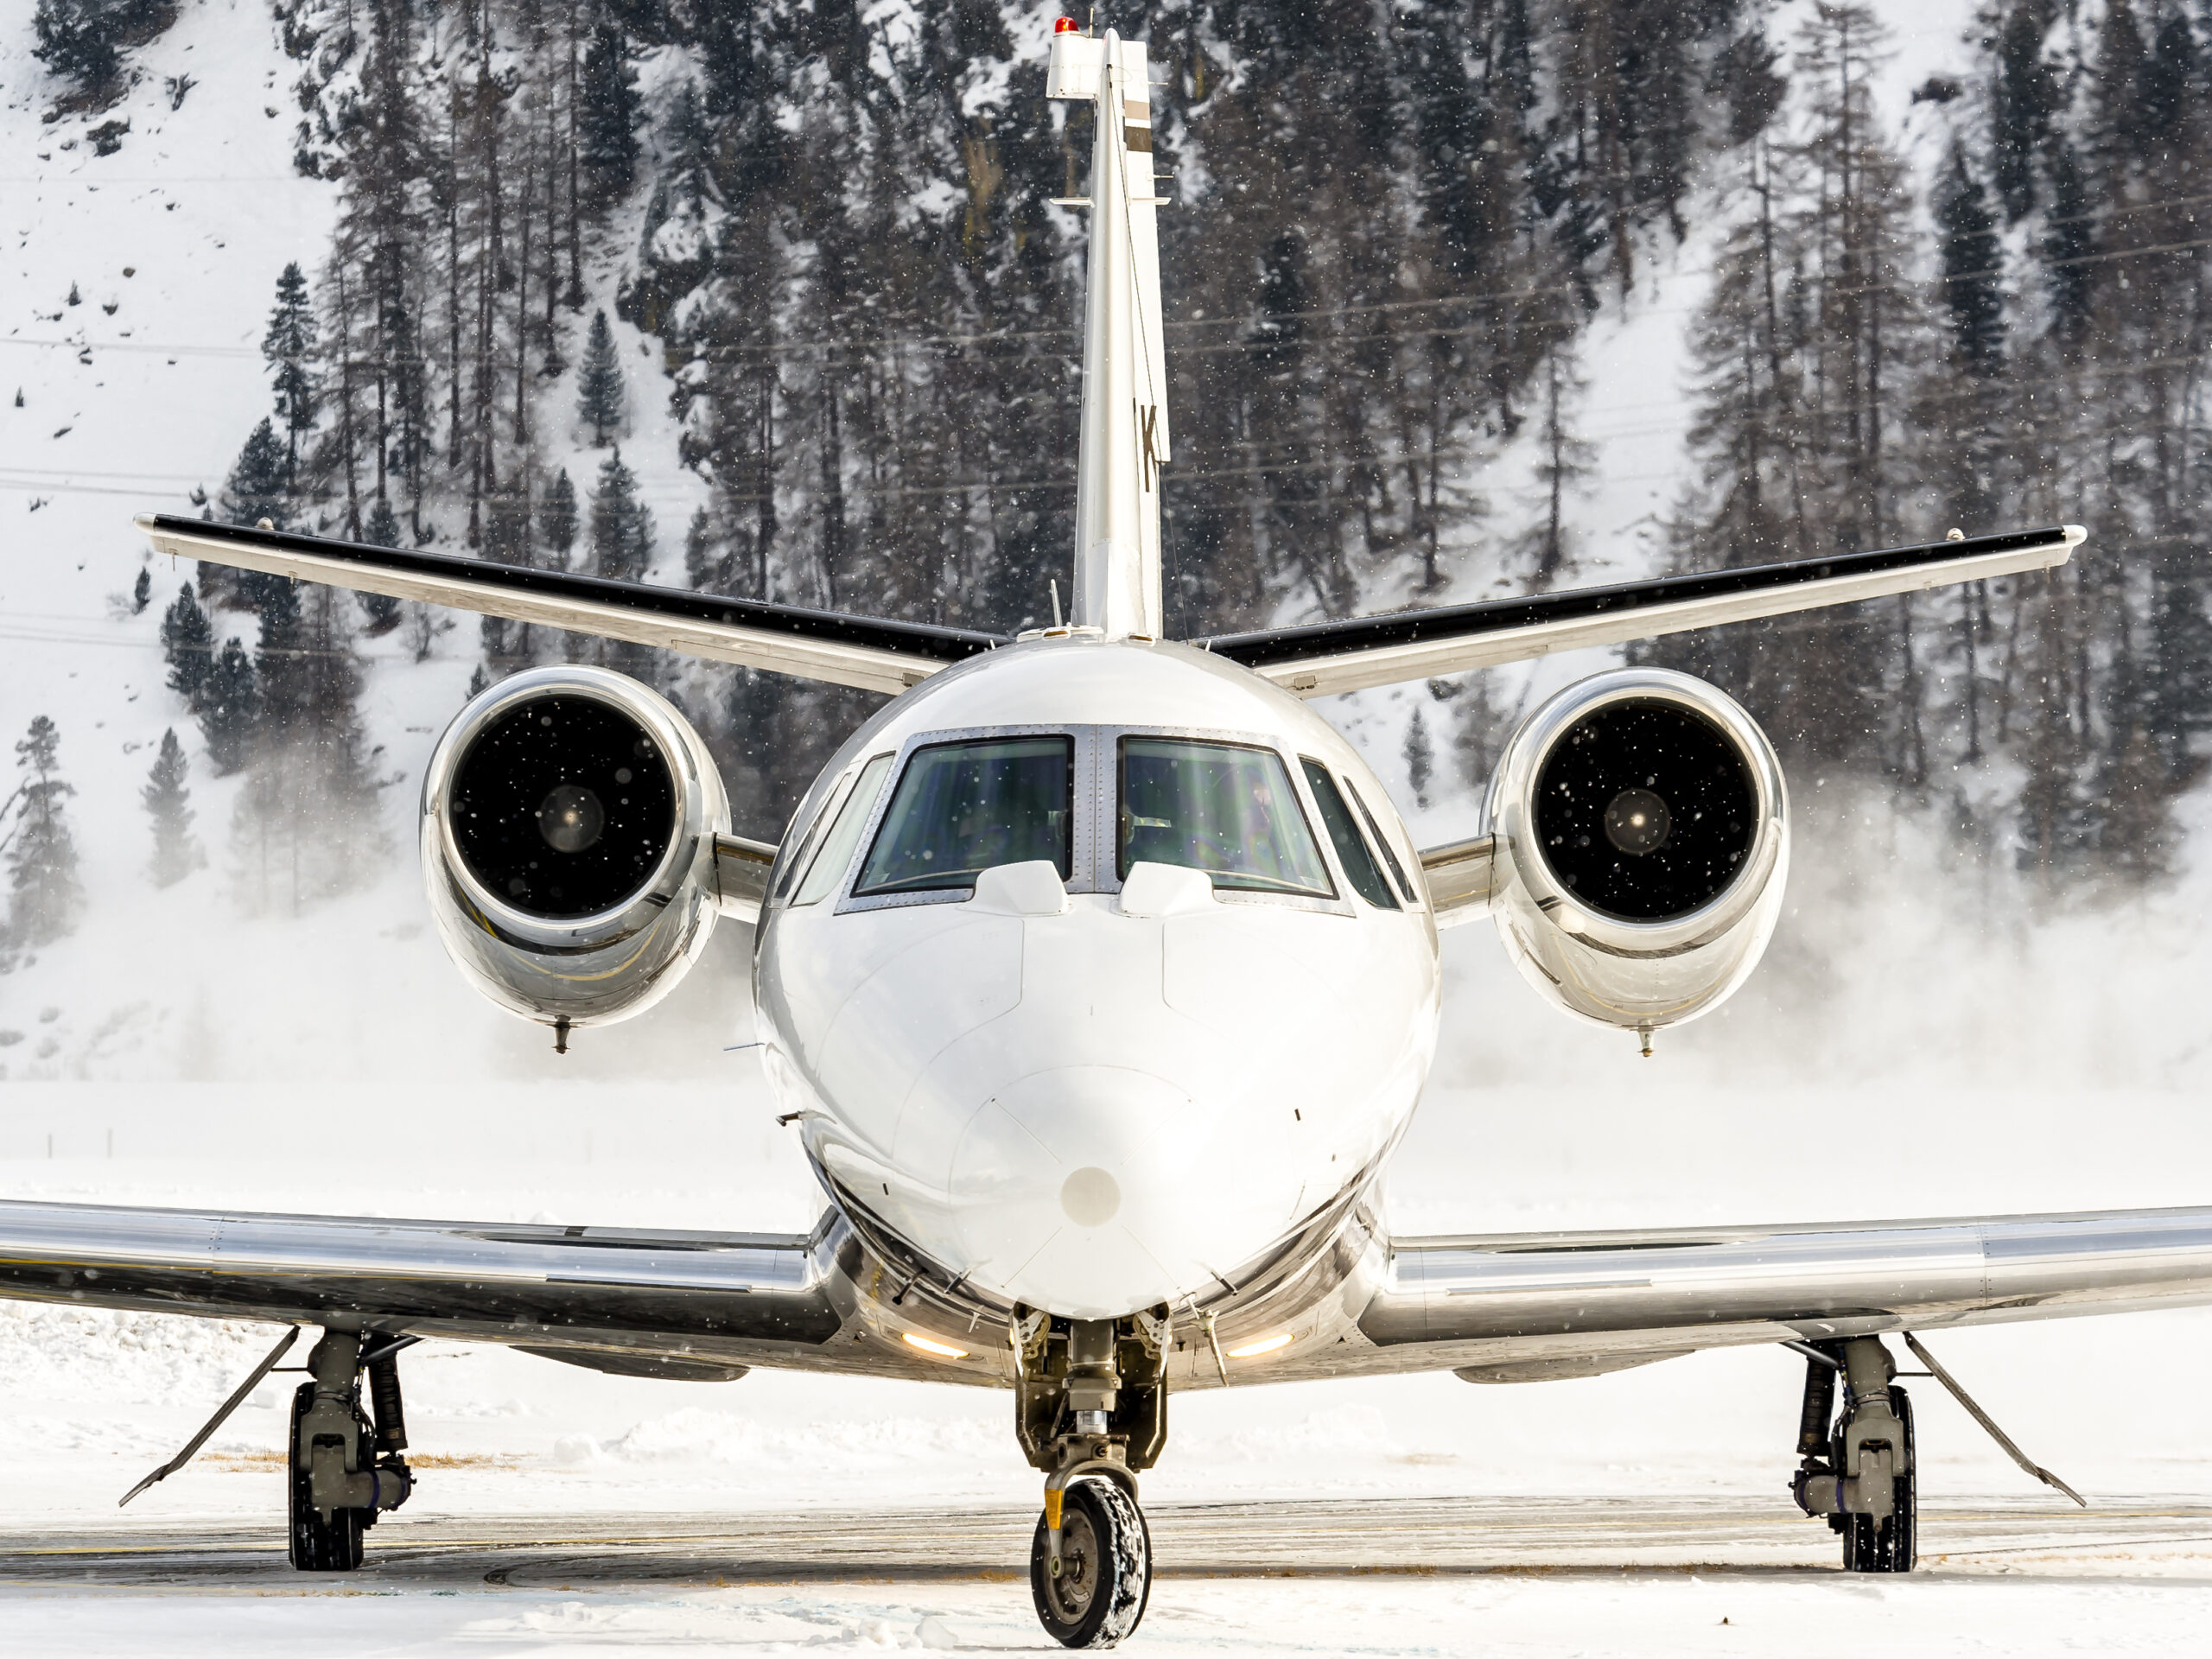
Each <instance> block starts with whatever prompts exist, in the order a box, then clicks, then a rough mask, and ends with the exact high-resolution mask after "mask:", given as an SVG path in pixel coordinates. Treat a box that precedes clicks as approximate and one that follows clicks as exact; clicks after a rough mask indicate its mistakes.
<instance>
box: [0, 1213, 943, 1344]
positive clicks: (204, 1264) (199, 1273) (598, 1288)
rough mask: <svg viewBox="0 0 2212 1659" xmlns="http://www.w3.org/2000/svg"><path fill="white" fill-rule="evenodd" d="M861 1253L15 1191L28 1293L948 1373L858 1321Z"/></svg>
mask: <svg viewBox="0 0 2212 1659" xmlns="http://www.w3.org/2000/svg"><path fill="white" fill-rule="evenodd" d="M858 1261H859V1253H858V1249H857V1247H856V1244H855V1241H854V1239H853V1236H852V1234H851V1231H850V1230H849V1228H848V1227H847V1226H846V1225H845V1224H843V1222H842V1219H841V1218H840V1217H837V1216H836V1214H835V1212H831V1213H830V1214H829V1215H828V1216H825V1217H824V1218H823V1224H821V1225H820V1226H818V1227H817V1229H816V1230H814V1231H813V1232H812V1233H810V1234H804V1235H799V1234H751V1233H697V1232H672V1231H671V1232H658V1231H654V1232H639V1231H629V1230H620V1229H610V1228H603V1227H560V1226H545V1225H524V1224H516V1225H510V1224H486V1223H474V1222H442V1221H391V1220H383V1219H375V1218H368V1217H334V1216H283V1215H247V1214H239V1213H235V1212H221V1213H218V1212H202V1211H186V1210H151V1209H135V1208H124V1207H120V1206H111V1205H75V1204H41V1203H22V1202H0V1297H6V1298H9V1299H10V1300H24V1301H46V1302H60V1303H67V1304H69V1305H72V1306H94V1307H112V1308H124V1309H130V1310H134V1311H137V1312H142V1313H183V1314H191V1315H195V1316H199V1317H202V1318H218V1319H268V1320H275V1321H282V1322H286V1323H296V1324H307V1325H332V1324H336V1325H340V1326H342V1327H344V1328H347V1329H365V1330H372V1331H378V1332H385V1333H387V1334H391V1335H400V1334H407V1335H415V1336H425V1337H447V1338H454V1339H456V1340H460V1341H467V1342H496V1343H502V1344H508V1345H511V1346H514V1347H523V1348H529V1349H531V1350H532V1351H541V1352H545V1351H552V1352H556V1353H557V1355H558V1356H559V1357H563V1358H569V1359H572V1360H574V1361H575V1363H585V1364H596V1365H598V1366H599V1368H600V1369H603V1370H623V1369H626V1367H627V1368H629V1369H636V1368H637V1367H638V1366H639V1365H640V1364H641V1363H643V1364H645V1365H646V1366H647V1369H648V1370H650V1366H651V1363H652V1362H669V1361H676V1362H679V1363H699V1364H704V1363H725V1364H730V1365H738V1366H742V1365H750V1364H766V1365H776V1366H781V1367H785V1368H787V1369H791V1370H852V1371H862V1372H867V1373H869V1374H874V1375H911V1376H938V1375H940V1374H941V1371H940V1370H939V1369H938V1368H932V1367H930V1366H928V1365H927V1364H926V1363H925V1362H921V1361H920V1360H919V1359H918V1356H911V1355H902V1354H901V1353H900V1352H899V1348H898V1344H896V1342H895V1341H893V1342H891V1343H888V1344H886V1343H884V1342H882V1341H880V1340H879V1339H878V1338H877V1337H876V1335H875V1334H874V1333H872V1332H868V1331H865V1330H856V1329H855V1320H854V1319H852V1318H851V1317H850V1315H851V1313H852V1310H853V1308H854V1306H855V1298H854V1296H853V1294H852V1291H851V1287H850V1279H851V1275H852V1274H853V1273H854V1272H855V1270H856V1268H857V1265H858Z"/></svg>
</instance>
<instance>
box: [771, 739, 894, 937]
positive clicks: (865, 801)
mask: <svg viewBox="0 0 2212 1659" xmlns="http://www.w3.org/2000/svg"><path fill="white" fill-rule="evenodd" d="M890 770H891V757H890V756H889V755H887V754H879V755H877V756H876V757H875V759H874V760H871V761H869V762H868V766H867V767H866V768H865V769H864V770H863V771H862V772H861V776H860V781H859V782H858V783H856V784H855V785H853V792H852V793H851V794H849V795H848V796H846V797H845V804H844V805H843V806H842V808H841V809H839V810H838V813H837V816H836V817H835V818H834V819H832V820H831V821H830V824H829V833H828V834H827V835H825V836H823V837H822V845H821V849H820V850H818V851H817V853H816V854H815V855H814V862H813V863H812V864H811V865H810V866H809V867H808V869H807V872H806V880H804V881H802V882H800V883H799V887H798V897H797V898H796V899H792V900H791V903H793V904H794V905H811V904H814V903H816V902H817V901H818V900H820V899H823V898H825V897H827V896H828V895H829V893H831V892H832V891H834V890H835V889H836V886H837V882H838V880H839V879H840V878H841V877H842V876H843V874H845V866H846V865H848V864H849V863H851V862H852V861H853V849H854V847H855V845H856V844H857V843H858V842H859V841H860V838H861V830H862V829H866V828H867V827H868V810H869V809H870V808H871V807H873V806H874V804H875V798H876V794H877V792H878V791H880V790H881V789H882V787H883V774H884V773H885V772H888V771H890Z"/></svg>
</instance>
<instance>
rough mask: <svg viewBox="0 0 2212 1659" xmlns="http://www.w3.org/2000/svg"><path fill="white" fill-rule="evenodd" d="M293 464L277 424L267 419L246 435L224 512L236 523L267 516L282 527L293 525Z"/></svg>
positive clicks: (249, 521)
mask: <svg viewBox="0 0 2212 1659" xmlns="http://www.w3.org/2000/svg"><path fill="white" fill-rule="evenodd" d="M290 484H291V466H290V462H289V459H288V458H287V457H286V455H285V453H284V446H283V442H281V441H280V440H279V439H278V438H277V430H276V428H275V427H274V426H273V425H272V424H271V423H270V422H269V421H268V420H266V419H264V420H263V421H262V423H260V424H259V425H258V426H257V427H255V428H254V429H253V431H252V433H251V435H249V436H248V437H247V438H246V441H245V448H243V449H241V450H239V451H238V463H237V465H235V466H234V467H232V468H231V480H230V483H229V485H228V486H226V489H225V491H224V501H223V513H224V517H225V518H226V519H227V520H228V521H229V522H230V523H232V524H259V523H260V522H261V521H262V520H263V519H264V518H266V519H268V520H269V522H270V524H274V525H275V526H276V527H277V529H278V530H285V529H289V527H290V518H291V503H290V500H289V492H290Z"/></svg>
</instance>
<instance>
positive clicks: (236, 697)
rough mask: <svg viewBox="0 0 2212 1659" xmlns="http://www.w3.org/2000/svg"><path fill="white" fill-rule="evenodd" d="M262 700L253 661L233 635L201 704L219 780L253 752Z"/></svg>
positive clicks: (209, 753)
mask: <svg viewBox="0 0 2212 1659" xmlns="http://www.w3.org/2000/svg"><path fill="white" fill-rule="evenodd" d="M259 711H260V701H259V697H258V696H257V692H256V690H255V686H254V683H253V659H252V658H250V657H248V656H247V655H246V654H245V646H244V645H240V644H239V643H238V636H237V635H236V634H233V635H232V636H231V638H230V639H226V640H225V641H224V642H223V651H222V654H221V655H220V656H219V657H217V658H215V662H214V666H213V669H212V670H211V671H209V673H208V676H207V687H206V690H205V691H204V693H203V695H202V699H201V702H200V738H201V740H202V741H205V742H206V744H207V759H208V760H209V762H210V763H211V764H212V765H213V766H214V768H215V775H216V776H217V777H219V778H223V777H227V776H229V775H230V774H231V773H232V772H236V771H237V770H238V768H239V767H240V766H244V765H245V763H246V759H247V757H248V756H249V755H251V753H253V731H254V724H255V720H256V717H257V715H258V713H259Z"/></svg>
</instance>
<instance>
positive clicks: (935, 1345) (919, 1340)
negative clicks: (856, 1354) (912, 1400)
mask: <svg viewBox="0 0 2212 1659" xmlns="http://www.w3.org/2000/svg"><path fill="white" fill-rule="evenodd" d="M905 1334H906V1342H907V1344H908V1345H909V1346H910V1347H915V1348H918V1349H920V1350H921V1351H923V1352H924V1353H925V1354H935V1355H937V1356H938V1357H939V1358H940V1359H965V1358H967V1357H968V1351H967V1350H966V1349H965V1348H955V1347H954V1346H953V1345H952V1344H950V1343H949V1342H933V1341H931V1339H930V1338H927V1337H918V1336H916V1335H915V1334H914V1333H913V1332H911V1331H909V1332H906V1333H905ZM1283 1340H1284V1341H1285V1342H1287V1341H1289V1340H1290V1338H1287V1337H1285V1338H1283Z"/></svg>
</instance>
